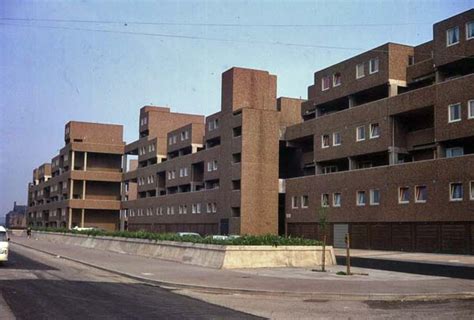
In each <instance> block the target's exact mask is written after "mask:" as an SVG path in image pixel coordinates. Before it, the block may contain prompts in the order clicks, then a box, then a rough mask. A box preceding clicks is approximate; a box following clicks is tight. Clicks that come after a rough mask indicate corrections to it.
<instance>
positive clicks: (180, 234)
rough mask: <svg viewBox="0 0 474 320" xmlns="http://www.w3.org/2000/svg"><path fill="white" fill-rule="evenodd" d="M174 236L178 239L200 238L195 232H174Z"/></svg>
mask: <svg viewBox="0 0 474 320" xmlns="http://www.w3.org/2000/svg"><path fill="white" fill-rule="evenodd" d="M176 235H178V236H180V237H197V238H201V235H200V234H199V233H197V232H176Z"/></svg>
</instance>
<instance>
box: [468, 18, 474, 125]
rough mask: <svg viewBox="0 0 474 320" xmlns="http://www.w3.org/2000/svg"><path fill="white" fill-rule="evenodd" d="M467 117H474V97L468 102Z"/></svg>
mask: <svg viewBox="0 0 474 320" xmlns="http://www.w3.org/2000/svg"><path fill="white" fill-rule="evenodd" d="M473 23H474V22H473ZM471 107H472V110H471ZM467 118H468V119H474V99H473V100H469V101H468V102H467Z"/></svg>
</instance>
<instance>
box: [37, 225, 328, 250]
mask: <svg viewBox="0 0 474 320" xmlns="http://www.w3.org/2000/svg"><path fill="white" fill-rule="evenodd" d="M33 230H36V231H45V232H59V233H72V234H83V235H88V236H93V237H95V236H108V237H122V238H132V239H147V240H154V241H179V242H192V243H202V244H218V245H244V246H262V245H269V246H275V247H276V246H314V245H321V242H320V241H316V240H311V239H304V238H293V237H280V236H275V235H271V234H267V235H261V236H250V235H243V236H241V237H239V238H233V239H226V240H217V239H212V237H205V238H201V237H195V236H179V235H177V234H175V233H155V232H147V231H102V230H83V231H77V230H69V229H65V228H41V227H37V228H33Z"/></svg>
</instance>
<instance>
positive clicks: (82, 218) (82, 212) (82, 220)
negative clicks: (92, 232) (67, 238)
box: [81, 208, 85, 228]
mask: <svg viewBox="0 0 474 320" xmlns="http://www.w3.org/2000/svg"><path fill="white" fill-rule="evenodd" d="M84 219H85V210H84V208H82V209H81V228H84Z"/></svg>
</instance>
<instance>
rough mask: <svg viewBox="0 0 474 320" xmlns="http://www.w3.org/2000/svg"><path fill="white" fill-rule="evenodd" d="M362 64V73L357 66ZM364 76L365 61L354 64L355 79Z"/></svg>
mask: <svg viewBox="0 0 474 320" xmlns="http://www.w3.org/2000/svg"><path fill="white" fill-rule="evenodd" d="M360 66H362V74H359V67H360ZM363 77H365V63H358V64H357V65H356V79H361V78H363Z"/></svg>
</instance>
